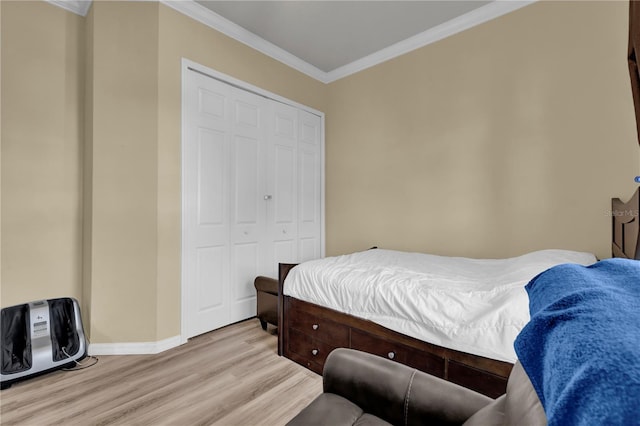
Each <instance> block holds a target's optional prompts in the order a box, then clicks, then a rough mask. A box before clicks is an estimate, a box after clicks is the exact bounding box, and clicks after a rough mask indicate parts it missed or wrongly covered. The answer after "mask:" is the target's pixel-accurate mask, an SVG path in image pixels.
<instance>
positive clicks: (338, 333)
mask: <svg viewBox="0 0 640 426" xmlns="http://www.w3.org/2000/svg"><path fill="white" fill-rule="evenodd" d="M289 327H291V328H292V329H294V330H298V331H300V332H301V333H302V334H306V335H308V336H310V337H311V338H313V339H316V340H319V341H322V342H328V343H331V344H332V345H333V346H334V347H349V327H347V326H346V325H344V324H338V323H337V322H334V321H331V320H328V319H324V318H322V317H318V316H315V315H313V314H309V313H307V312H302V311H299V310H296V309H293V310H291V312H290V313H289Z"/></svg>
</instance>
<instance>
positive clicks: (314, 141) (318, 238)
mask: <svg viewBox="0 0 640 426" xmlns="http://www.w3.org/2000/svg"><path fill="white" fill-rule="evenodd" d="M298 114H299V124H298V129H299V130H298V133H299V136H298V170H297V181H298V185H299V187H298V206H297V210H298V261H299V262H305V261H307V260H312V259H319V258H320V257H322V251H321V248H322V223H321V221H322V195H321V191H322V181H321V179H322V170H321V165H322V159H321V156H322V120H321V119H320V117H319V116H317V115H315V114H311V113H309V112H307V111H303V110H299V111H298Z"/></svg>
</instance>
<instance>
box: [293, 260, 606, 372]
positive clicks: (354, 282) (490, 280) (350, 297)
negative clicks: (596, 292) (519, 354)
mask: <svg viewBox="0 0 640 426" xmlns="http://www.w3.org/2000/svg"><path fill="white" fill-rule="evenodd" d="M596 261H597V259H596V258H595V256H594V255H592V254H590V253H581V252H575V251H567V250H542V251H536V252H533V253H528V254H525V255H523V256H519V257H514V258H509V259H469V258H461V257H443V256H435V255H429V254H422V253H407V252H399V251H392V250H382V249H374V250H367V251H364V252H358V253H353V254H349V255H344V256H336V257H327V258H325V259H319V260H313V261H309V262H305V263H302V264H300V265H298V266H297V267H295V268H293V269H292V270H291V271H290V272H289V275H288V276H287V279H286V280H285V283H284V294H285V295H287V296H292V297H295V298H297V299H300V300H304V301H307V302H311V303H315V304H317V305H320V306H324V307H328V308H331V309H334V310H337V311H340V312H344V313H347V314H351V315H354V316H356V317H360V318H364V319H368V320H370V321H373V322H375V323H377V324H380V325H382V326H384V327H387V328H389V329H391V330H394V331H397V332H400V333H402V334H406V335H409V336H412V337H415V338H417V339H420V340H423V341H426V342H430V343H433V344H436V345H439V346H443V347H447V348H451V349H455V350H459V351H462V352H467V353H471V354H475V355H481V356H485V357H488V358H493V359H498V360H502V361H508V362H515V360H516V354H515V351H514V349H513V342H514V340H515V338H516V336H517V335H518V333H519V332H520V330H521V329H522V328H523V327H524V325H525V324H526V323H527V322H528V321H529V299H528V296H527V293H526V291H525V289H524V286H525V285H526V284H527V283H528V282H529V281H530V280H531V279H532V278H533V277H534V276H536V275H537V274H539V273H540V272H542V271H544V270H546V269H548V268H550V267H552V266H554V265H558V264H561V263H579V264H583V265H589V264H592V263H594V262H596Z"/></svg>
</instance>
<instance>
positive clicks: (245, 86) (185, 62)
mask: <svg viewBox="0 0 640 426" xmlns="http://www.w3.org/2000/svg"><path fill="white" fill-rule="evenodd" d="M181 67H182V105H181V114H182V117H181V165H180V170H181V180H182V181H181V192H180V194H181V210H180V212H181V228H180V230H181V243H182V245H181V249H180V253H181V260H180V267H181V282H180V287H181V293H180V295H181V324H180V341H181V343H186V342H187V339H188V338H187V335H188V334H187V321H188V319H187V310H188V305H187V301H188V298H187V291H188V289H187V286H186V278H185V269H186V268H185V259H186V256H185V232H184V229H185V215H184V211H185V196H184V194H185V186H184V185H185V176H184V170H185V165H184V161H185V128H186V119H187V118H186V117H185V104H186V96H185V93H186V81H187V76H188V74H189V73H190V72H194V71H195V72H198V73H200V74H204V75H207V76H209V77H211V78H214V79H216V80H219V81H222V82H224V83H226V84H229V85H231V86H234V87H237V88H239V89H242V90H246V91H249V92H252V93H255V94H257V95H260V96H263V97H266V98H269V99H272V100H274V101H277V102H282V103H284V104H287V105H291V106H293V107H296V108H299V109H301V110H304V111H307V112H309V113H311V114H314V115H317V116H318V117H320V123H321V124H320V132H321V135H320V144H321V148H320V185H321V191H320V205H321V206H322V208H321V212H320V254H321V256H322V257H324V256H325V211H324V210H325V209H324V206H325V173H324V170H325V167H324V166H325V145H324V144H325V130H324V125H325V116H324V113H323V112H321V111H318V110H316V109H313V108H310V107H308V106H306V105H303V104H300V103H298V102H295V101H292V100H290V99H287V98H285V97H282V96H280V95H277V94H275V93H272V92H269V91H268V90H264V89H261V88H260V87H257V86H254V85H252V84H249V83H247V82H245V81H242V80H238V79H237V78H234V77H232V76H230V75H227V74H224V73H221V72H219V71H216V70H214V69H211V68H209V67H206V66H204V65H201V64H198V63H196V62H193V61H191V60H189V59H186V58H182V64H181Z"/></svg>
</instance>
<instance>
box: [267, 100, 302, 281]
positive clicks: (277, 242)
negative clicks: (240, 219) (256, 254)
mask: <svg viewBox="0 0 640 426" xmlns="http://www.w3.org/2000/svg"><path fill="white" fill-rule="evenodd" d="M269 105H270V109H269V110H270V114H269V123H268V125H267V134H268V149H269V158H268V161H267V182H268V190H267V194H266V195H265V199H267V200H268V201H267V224H268V225H267V233H268V240H269V243H268V244H269V245H268V247H267V256H268V257H269V271H268V273H267V275H268V276H271V277H274V278H275V277H277V276H278V271H277V267H278V263H295V262H298V241H297V240H298V212H297V209H298V179H297V155H298V154H297V153H298V148H297V146H298V109H297V108H294V107H291V106H289V105H285V104H282V103H279V102H275V101H271V102H269Z"/></svg>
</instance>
